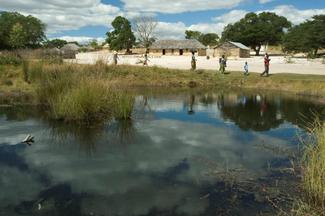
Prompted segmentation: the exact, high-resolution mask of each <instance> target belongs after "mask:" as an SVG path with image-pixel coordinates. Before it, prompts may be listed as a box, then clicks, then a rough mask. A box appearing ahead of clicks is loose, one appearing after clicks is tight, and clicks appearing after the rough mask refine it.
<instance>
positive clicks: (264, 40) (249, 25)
mask: <svg viewBox="0 0 325 216" xmlns="http://www.w3.org/2000/svg"><path fill="white" fill-rule="evenodd" d="M289 27H291V23H290V22H289V21H288V20H287V19H286V18H285V17H283V16H278V15H276V14H275V13H270V12H263V13H260V14H255V13H248V14H246V16H245V17H244V18H243V19H241V20H240V21H238V22H236V23H234V24H229V25H227V26H226V27H225V29H224V31H223V32H222V41H227V40H231V41H236V42H241V43H243V44H245V45H247V46H250V47H251V48H252V49H254V50H255V52H256V55H259V52H260V49H261V46H262V45H263V44H269V45H277V44H279V43H280V42H281V40H282V37H283V35H284V32H285V29H286V28H289Z"/></svg>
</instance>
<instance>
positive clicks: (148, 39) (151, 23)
mask: <svg viewBox="0 0 325 216" xmlns="http://www.w3.org/2000/svg"><path fill="white" fill-rule="evenodd" d="M157 25H158V22H157V21H156V20H155V19H154V18H152V17H145V16H142V17H138V18H136V19H135V20H134V28H135V31H136V33H137V36H138V39H139V42H140V44H141V45H143V46H144V47H145V48H147V49H148V48H149V47H150V46H151V44H152V43H153V42H154V41H155V37H154V31H155V29H156V27H157Z"/></svg>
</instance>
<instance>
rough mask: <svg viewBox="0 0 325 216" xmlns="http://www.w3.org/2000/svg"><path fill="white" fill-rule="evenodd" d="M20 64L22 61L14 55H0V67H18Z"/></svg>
mask: <svg viewBox="0 0 325 216" xmlns="http://www.w3.org/2000/svg"><path fill="white" fill-rule="evenodd" d="M21 63H22V59H21V58H19V57H17V56H14V55H8V54H5V55H0V65H15V66H18V65H20V64H21Z"/></svg>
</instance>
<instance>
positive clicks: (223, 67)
mask: <svg viewBox="0 0 325 216" xmlns="http://www.w3.org/2000/svg"><path fill="white" fill-rule="evenodd" d="M219 64H220V68H219V71H220V72H221V73H222V74H224V73H225V72H226V67H227V60H226V57H225V55H222V58H221V59H219Z"/></svg>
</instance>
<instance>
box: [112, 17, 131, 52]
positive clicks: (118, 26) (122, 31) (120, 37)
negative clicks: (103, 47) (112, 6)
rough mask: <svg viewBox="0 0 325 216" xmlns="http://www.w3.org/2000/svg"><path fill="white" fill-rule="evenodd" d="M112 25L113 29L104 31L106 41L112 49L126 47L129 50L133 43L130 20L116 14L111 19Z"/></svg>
mask: <svg viewBox="0 0 325 216" xmlns="http://www.w3.org/2000/svg"><path fill="white" fill-rule="evenodd" d="M112 26H113V28H114V30H113V31H111V32H107V33H106V35H107V39H106V42H107V43H108V44H109V46H110V48H111V49H113V50H122V49H126V50H127V52H129V50H130V49H131V48H132V46H133V45H134V43H135V36H134V34H133V32H132V29H131V23H130V21H129V20H127V19H126V18H124V17H121V16H118V17H116V18H115V19H114V20H113V22H112Z"/></svg>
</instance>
